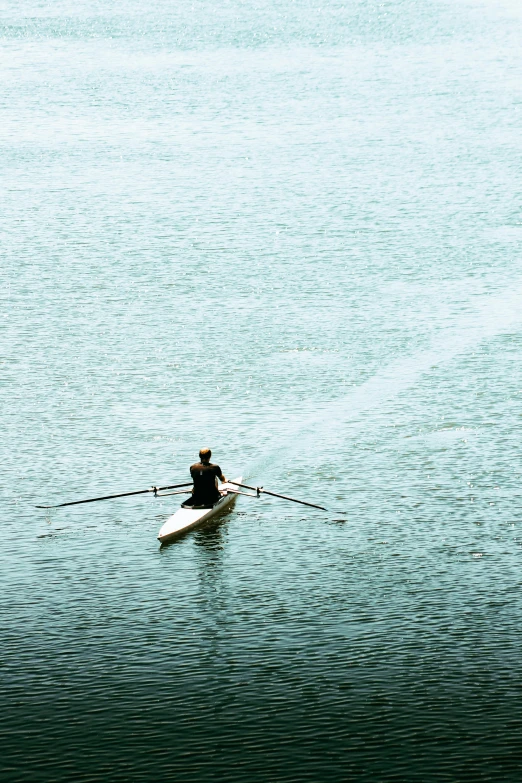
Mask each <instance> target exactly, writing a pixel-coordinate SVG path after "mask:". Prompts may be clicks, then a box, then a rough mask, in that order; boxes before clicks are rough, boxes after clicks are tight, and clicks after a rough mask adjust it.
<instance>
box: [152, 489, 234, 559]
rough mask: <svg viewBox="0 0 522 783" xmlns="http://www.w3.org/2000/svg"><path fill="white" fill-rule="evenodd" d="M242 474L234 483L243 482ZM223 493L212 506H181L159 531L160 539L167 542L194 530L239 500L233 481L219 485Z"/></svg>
mask: <svg viewBox="0 0 522 783" xmlns="http://www.w3.org/2000/svg"><path fill="white" fill-rule="evenodd" d="M241 480H242V476H239V478H236V479H234V483H241ZM218 489H219V491H220V492H221V493H222V495H221V497H220V499H219V500H218V501H217V502H216V503H214V505H213V506H212V507H211V508H179V509H178V510H177V511H176V513H175V514H172V516H170V517H169V518H168V519H167V521H166V522H165V524H164V525H163V526H162V527H161V530H160V531H159V533H158V541H161V543H162V544H167V543H168V542H170V541H174V540H175V539H176V538H178V537H179V536H181V535H183V534H184V533H186V532H187V531H188V530H192V529H193V528H195V527H198V525H201V524H202V523H203V522H206V521H207V520H208V519H212V517H215V516H216V515H217V514H219V513H221V511H224V510H225V509H229V510H230V509H231V508H232V506H233V505H234V503H235V502H236V500H237V496H238V492H237V489H236V487H235V486H233V485H232V483H229V482H228V481H227V483H226V484H220V485H219V487H218Z"/></svg>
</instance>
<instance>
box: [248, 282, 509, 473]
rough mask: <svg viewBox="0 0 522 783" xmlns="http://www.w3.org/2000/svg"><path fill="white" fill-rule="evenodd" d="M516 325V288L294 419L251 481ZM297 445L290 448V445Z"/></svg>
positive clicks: (255, 468)
mask: <svg viewBox="0 0 522 783" xmlns="http://www.w3.org/2000/svg"><path fill="white" fill-rule="evenodd" d="M521 323H522V286H517V287H516V288H515V289H511V290H509V291H505V292H504V293H503V294H502V295H501V296H496V297H493V296H488V297H487V299H486V301H484V300H483V301H481V302H480V303H479V304H478V306H476V307H474V309H473V311H472V312H470V313H468V314H466V315H464V316H461V317H460V318H459V321H458V323H457V324H454V325H453V326H451V327H445V328H442V329H441V330H440V331H439V333H438V334H437V336H435V337H434V339H433V341H432V344H431V347H430V348H428V349H424V350H422V351H419V352H418V353H415V354H411V355H409V356H404V357H401V358H400V359H397V360H396V361H393V362H391V363H390V364H388V365H387V366H386V367H384V368H383V369H382V370H380V371H379V372H377V373H376V374H375V375H374V376H373V377H372V378H369V379H368V380H367V381H365V382H364V383H362V384H361V385H360V386H358V387H357V388H355V389H353V390H352V391H350V392H349V393H348V394H345V395H343V396H342V397H338V398H337V399H335V400H333V401H331V402H329V403H326V404H325V405H323V406H321V408H320V410H317V405H316V404H314V408H313V411H309V412H308V413H306V414H300V415H299V416H296V417H294V419H293V420H290V426H289V427H288V426H287V427H285V435H284V437H283V438H281V439H279V440H278V442H277V445H276V446H274V447H271V448H270V450H269V451H267V452H264V453H263V454H262V455H261V456H260V457H259V458H258V459H257V460H255V461H254V462H253V463H252V464H251V465H250V466H249V469H248V475H249V476H253V475H255V474H257V473H259V472H261V471H262V470H263V468H266V467H268V466H269V465H270V467H274V466H276V465H278V464H280V463H281V461H283V460H286V459H288V457H289V455H290V454H291V453H292V452H294V451H296V450H297V449H298V448H299V449H302V448H303V436H304V435H305V434H306V435H307V436H308V438H310V437H311V436H312V435H313V433H314V432H316V431H317V430H318V429H320V428H321V427H322V426H324V425H325V423H327V422H331V420H332V419H334V420H335V422H336V423H345V422H348V421H351V420H353V419H356V418H357V417H358V416H359V415H360V414H361V413H364V412H366V411H369V410H372V409H374V408H377V407H378V406H381V405H382V404H383V403H385V402H388V401H390V400H391V399H393V398H394V397H397V396H398V395H399V394H401V393H402V392H404V391H406V390H407V389H409V388H410V387H412V386H414V385H415V383H416V382H417V381H419V380H420V378H421V377H423V376H424V375H425V374H426V373H429V372H430V371H431V370H433V369H435V368H436V367H438V366H440V365H442V364H444V363H447V362H449V361H451V360H452V359H454V358H455V357H456V356H458V355H460V354H462V353H464V352H465V351H466V350H468V349H470V348H471V347H475V346H477V345H478V344H479V343H481V342H484V341H485V340H489V339H492V338H494V337H497V336H499V335H500V334H502V333H504V332H508V331H510V330H511V329H513V328H514V327H520V325H521ZM297 439H298V440H299V445H298V446H297V445H295V446H291V445H290V443H291V441H292V440H297Z"/></svg>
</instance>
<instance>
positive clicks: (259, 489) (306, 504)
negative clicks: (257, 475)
mask: <svg viewBox="0 0 522 783" xmlns="http://www.w3.org/2000/svg"><path fill="white" fill-rule="evenodd" d="M228 483H229V484H234V485H235V486H236V487H243V488H244V489H252V490H253V491H254V492H264V494H265V495H273V497H275V498H282V499H283V500H291V501H292V503H301V505H302V506H310V507H311V508H318V509H320V511H326V510H327V509H326V508H323V506H316V505H315V503H308V502H307V501H306V500H297V499H296V498H289V497H288V495H278V494H277V492H269V491H268V489H263V488H262V487H251V486H249V485H248V484H238V482H237V481H229V482H228Z"/></svg>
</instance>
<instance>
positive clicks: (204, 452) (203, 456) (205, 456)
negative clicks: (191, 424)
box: [199, 449, 212, 462]
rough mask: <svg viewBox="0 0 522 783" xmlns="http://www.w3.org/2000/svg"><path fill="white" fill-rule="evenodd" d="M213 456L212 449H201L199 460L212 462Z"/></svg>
mask: <svg viewBox="0 0 522 783" xmlns="http://www.w3.org/2000/svg"><path fill="white" fill-rule="evenodd" d="M211 456H212V452H211V451H210V449H201V451H200V452H199V458H200V460H201V462H210V458H211Z"/></svg>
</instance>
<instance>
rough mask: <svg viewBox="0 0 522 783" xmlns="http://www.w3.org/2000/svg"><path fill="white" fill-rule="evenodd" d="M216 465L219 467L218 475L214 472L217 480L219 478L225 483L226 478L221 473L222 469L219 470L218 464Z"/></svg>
mask: <svg viewBox="0 0 522 783" xmlns="http://www.w3.org/2000/svg"><path fill="white" fill-rule="evenodd" d="M216 467H217V468H218V469H219V476H218V475H217V473H216V478H219V480H220V481H221V482H223V484H226V483H227V480H226V478H225V476H224V475H223V471H222V470H221V468H220V467H219V465H216Z"/></svg>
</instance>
